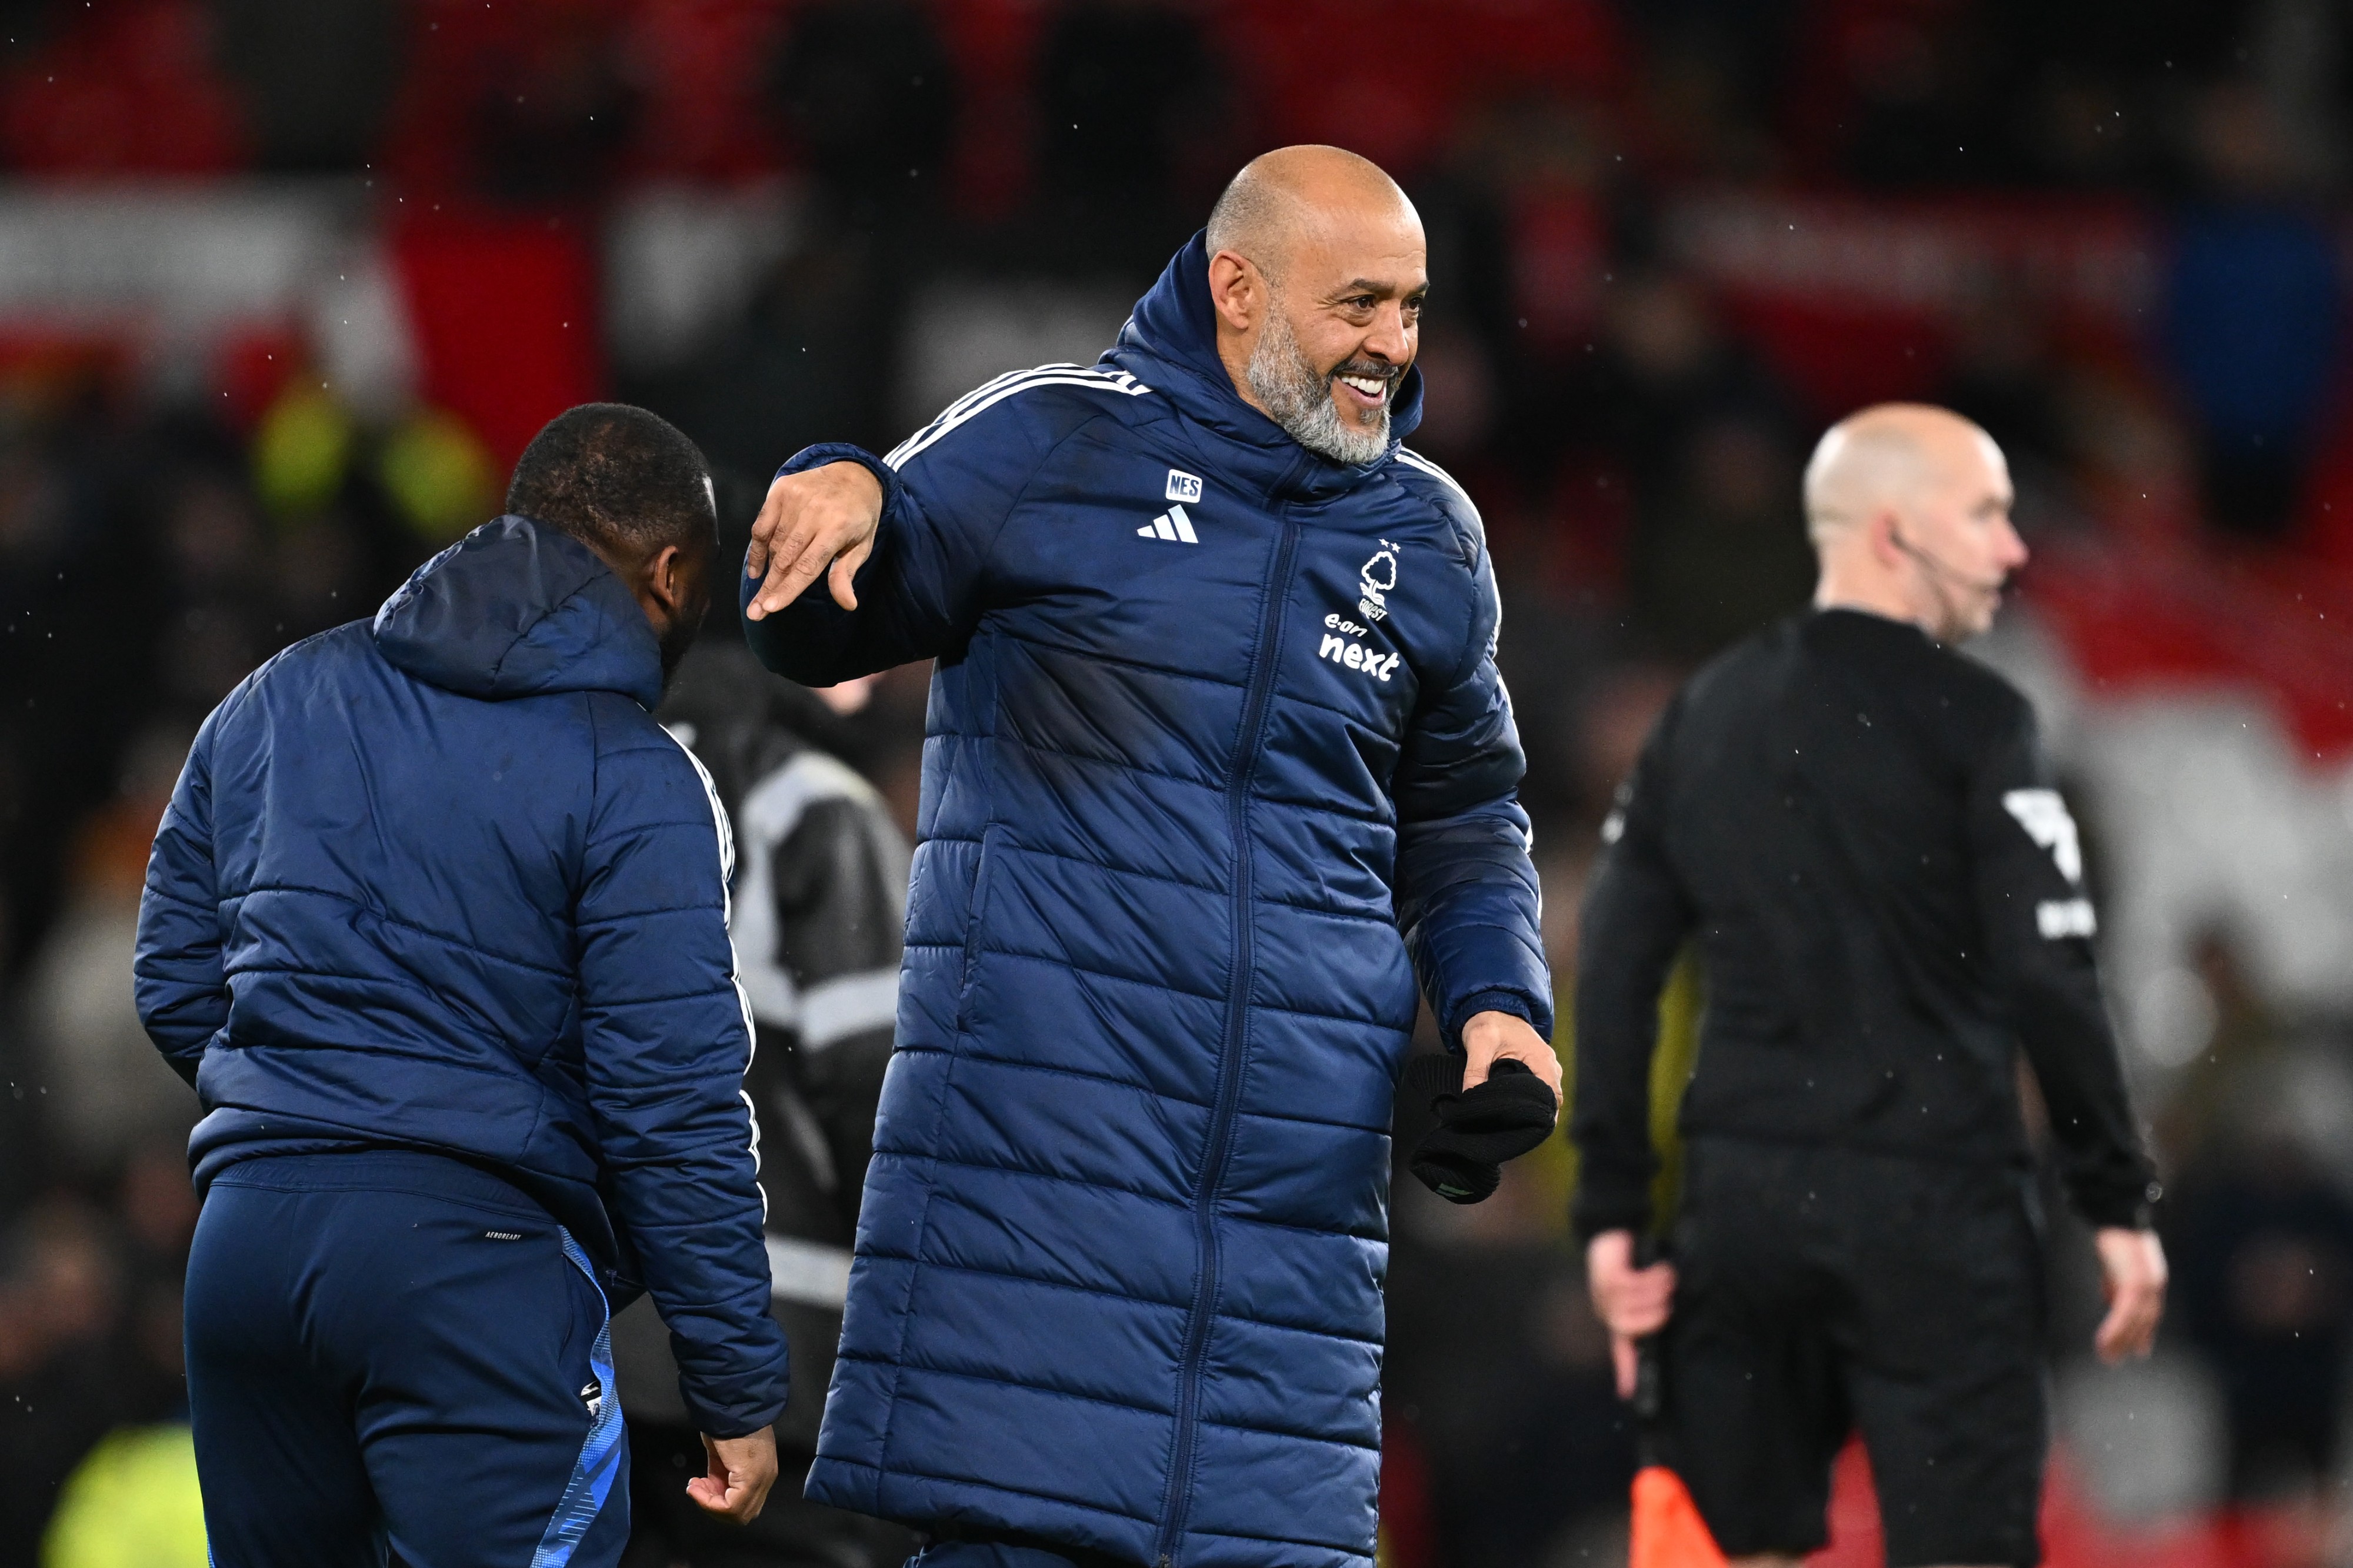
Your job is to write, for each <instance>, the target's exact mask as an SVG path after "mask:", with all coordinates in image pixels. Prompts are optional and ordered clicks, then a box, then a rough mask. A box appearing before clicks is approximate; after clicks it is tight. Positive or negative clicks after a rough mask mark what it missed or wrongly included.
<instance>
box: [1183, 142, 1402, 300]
mask: <svg viewBox="0 0 2353 1568" xmlns="http://www.w3.org/2000/svg"><path fill="white" fill-rule="evenodd" d="M1366 225H1373V226H1384V227H1387V226H1399V227H1403V226H1409V227H1410V228H1411V229H1412V231H1413V233H1414V235H1415V237H1417V238H1419V235H1420V233H1421V216H1420V215H1419V214H1418V213H1416V212H1415V211H1414V208H1413V203H1412V202H1410V201H1409V200H1407V199H1406V194H1405V192H1403V191H1402V190H1399V189H1398V183H1397V182H1396V181H1395V180H1392V179H1390V178H1389V177H1388V174H1385V173H1383V172H1382V169H1381V166H1380V165H1379V164H1377V163H1374V162H1373V161H1372V160H1371V159H1369V158H1360V157H1358V156H1357V155H1356V153H1351V152H1348V151H1347V150H1346V149H1345V148H1341V147H1322V146H1315V145H1304V146H1298V147H1278V148H1276V149H1275V150H1274V151H1273V152H1271V153H1261V154H1259V155H1258V156H1257V157H1255V158H1253V159H1251V160H1250V162H1249V163H1245V164H1243V165H1242V170H1241V173H1240V174H1236V175H1235V176H1234V177H1233V180H1232V182H1231V183H1230V184H1228V185H1227V186H1226V189H1225V194H1224V195H1220V196H1219V198H1218V205H1216V206H1215V207H1213V208H1211V209H1210V211H1209V233H1208V245H1209V251H1210V253H1211V254H1212V255H1215V254H1216V253H1217V252H1219V251H1220V250H1229V251H1232V252H1233V253H1234V254H1236V255H1238V256H1243V257H1247V258H1250V262H1251V264H1252V265H1254V266H1256V267H1257V268H1259V270H1260V271H1261V272H1264V273H1266V274H1267V275H1268V276H1269V277H1270V278H1280V277H1281V276H1282V275H1283V274H1284V273H1286V272H1288V271H1289V270H1290V269H1291V268H1290V263H1291V259H1292V256H1293V250H1294V249H1295V248H1296V247H1298V246H1299V244H1300V243H1301V242H1302V240H1303V239H1305V240H1316V239H1324V238H1328V237H1330V236H1331V235H1332V234H1333V233H1334V232H1335V231H1339V232H1345V231H1347V230H1349V229H1352V228H1360V227H1363V226H1366Z"/></svg>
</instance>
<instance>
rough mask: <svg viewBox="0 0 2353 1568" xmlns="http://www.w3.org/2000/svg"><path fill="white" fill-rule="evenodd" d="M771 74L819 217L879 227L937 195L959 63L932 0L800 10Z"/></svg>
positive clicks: (851, 2)
mask: <svg viewBox="0 0 2353 1568" xmlns="http://www.w3.org/2000/svg"><path fill="white" fill-rule="evenodd" d="M772 81H773V90H774V95H775V100H776V107H777V109H778V110H779V112H780V113H781V115H782V116H783V119H784V121H785V125H786V130H787V132H789V133H790V135H791V136H792V139H793V141H794V142H795V143H796V144H797V146H798V148H799V150H800V153H801V157H802V160H803V163H804V164H805V166H806V167H807V172H808V174H809V177H810V180H811V182H812V184H814V186H815V193H814V194H815V195H816V198H817V200H818V203H819V204H820V219H821V221H825V222H828V224H829V225H830V224H842V223H847V224H849V225H850V226H855V227H860V228H864V227H871V226H883V225H885V224H887V222H888V220H889V219H890V218H891V217H892V216H894V215H897V214H901V213H904V212H910V211H913V212H920V211H922V210H923V209H924V208H925V207H927V206H928V205H932V204H934V203H935V202H936V201H937V199H938V191H939V184H940V178H941V174H943V172H944V168H945V165H946V163H947V158H948V153H949V136H950V133H951V132H952V130H953V129H954V126H955V109H956V93H955V67H954V65H953V63H952V62H951V60H950V59H949V57H948V52H947V47H946V46H945V45H944V43H942V42H941V39H940V35H939V31H938V29H937V27H936V26H934V23H933V21H932V17H931V13H930V11H929V9H928V8H927V7H924V6H921V5H911V4H908V3H906V0H820V3H819V4H818V5H811V6H809V7H808V8H807V10H804V11H802V12H801V13H800V14H799V16H797V17H796V18H795V20H794V22H793V24H792V28H791V31H790V32H789V33H788V34H787V35H786V39H785V44H784V47H783V50H782V52H781V53H780V54H779V55H778V56H777V59H776V67H775V70H774V73H773V77H772ZM778 449H779V450H784V449H785V448H784V447H779V448H778Z"/></svg>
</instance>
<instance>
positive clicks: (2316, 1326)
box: [2171, 1072, 2353, 1499]
mask: <svg viewBox="0 0 2353 1568" xmlns="http://www.w3.org/2000/svg"><path fill="white" fill-rule="evenodd" d="M2273 1076H2274V1075H2271V1074H2267V1073H2262V1072H2258V1073H2256V1074H2253V1075H2250V1079H2249V1080H2242V1089H2245V1088H2247V1087H2250V1084H2251V1081H2252V1079H2269V1078H2272V1077H2273ZM2282 1087H2284V1085H2282V1084H2278V1083H2273V1084H2271V1085H2270V1088H2271V1089H2274V1091H2275V1090H2277V1089H2280V1088H2282ZM2279 1098H2282V1097H2280V1096H2278V1095H2276V1093H2270V1094H2264V1095H2263V1096H2262V1100H2263V1101H2264V1103H2263V1104H2261V1105H2257V1106H2254V1107H2253V1114H2252V1115H2247V1114H2245V1112H2246V1110H2248V1109H2249V1102H2250V1101H2253V1100H2254V1099H2255V1096H2253V1095H2247V1096H2245V1097H2244V1099H2242V1106H2241V1110H2242V1116H2241V1118H2240V1125H2239V1126H2238V1127H2237V1128H2235V1129H2226V1130H2223V1131H2219V1132H2217V1133H2216V1134H2215V1136H2214V1137H2213V1139H2212V1141H2211V1143H2210V1144H2209V1146H2208V1148H2207V1149H2206V1151H2205V1152H2204V1153H2203V1154H2202V1155H2201V1157H2200V1159H2199V1160H2198V1161H2197V1162H2196V1163H2193V1164H2192V1165H2191V1166H2190V1168H2189V1169H2188V1170H2186V1171H2185V1172H2183V1173H2182V1176H2181V1179H2180V1181H2179V1184H2178V1185H2177V1188H2176V1190H2177V1192H2178V1193H2179V1207H2178V1209H2177V1210H2176V1213H2175V1214H2174V1215H2173V1222H2172V1226H2171V1228H2172V1230H2173V1232H2174V1236H2175V1237H2178V1250H2177V1251H2175V1254H2174V1256H2175V1258H2176V1259H2177V1263H2176V1268H2177V1270H2178V1279H2179V1285H2178V1289H2179V1300H2180V1302H2181V1309H2182V1326H2183V1327H2184V1328H2185V1329H2187V1330H2188V1331H2189V1337H2190V1339H2191V1341H2192V1342H2194V1343H2195V1344H2196V1345H2197V1346H2198V1347H2199V1348H2200V1350H2201V1351H2203V1352H2206V1354H2207V1356H2208V1357H2209V1358H2210V1359H2211V1362H2212V1364H2213V1367H2214V1370H2215V1372H2216V1373H2218V1374H2219V1375H2220V1376H2221V1382H2222V1391H2223V1397H2224V1400H2225V1403H2226V1406H2227V1409H2228V1411H2229V1415H2230V1424H2231V1456H2230V1478H2231V1490H2232V1495H2233V1496H2235V1497H2240V1498H2247V1499H2265V1498H2277V1497H2280V1496H2282V1495H2294V1494H2300V1493H2304V1492H2307V1491H2310V1490H2312V1489H2315V1488H2317V1487H2320V1486H2323V1485H2326V1484H2328V1483H2329V1480H2330V1478H2332V1477H2334V1476H2335V1475H2336V1473H2337V1470H2336V1466H2337V1456H2338V1453H2339V1451H2340V1450H2339V1442H2340V1437H2341V1426H2342V1418H2343V1400H2344V1392H2345V1383H2346V1375H2347V1373H2348V1352H2353V1205H2348V1202H2347V1201H2346V1198H2345V1196H2344V1194H2342V1193H2341V1192H2340V1191H2339V1190H2338V1189H2337V1186H2336V1185H2335V1184H2332V1183H2331V1182H2330V1181H2329V1180H2328V1179H2327V1175H2326V1174H2325V1173H2323V1172H2322V1171H2321V1170H2320V1168H2319V1167H2318V1166H2317V1164H2316V1163H2315V1162H2314V1160H2313V1158H2312V1156H2311V1153H2310V1152H2309V1149H2308V1147H2307V1145H2306V1141H2305V1138H2304V1136H2303V1135H2302V1134H2301V1133H2300V1131H2299V1130H2298V1129H2296V1128H2295V1126H2294V1125H2293V1121H2294V1110H2293V1107H2292V1106H2289V1105H2282V1104H2277V1103H2272V1102H2273V1101H2274V1100H2277V1099H2279Z"/></svg>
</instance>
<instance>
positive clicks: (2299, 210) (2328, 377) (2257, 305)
mask: <svg viewBox="0 0 2353 1568" xmlns="http://www.w3.org/2000/svg"><path fill="white" fill-rule="evenodd" d="M2193 123H2194V131H2195V147H2196V152H2197V157H2198V162H2199V164H2200V173H2201V174H2202V176H2203V178H2202V192H2203V194H2202V195H2201V196H2200V198H2199V199H2198V200H2197V201H2196V202H2195V203H2193V204H2192V205H2189V206H2188V207H2186V208H2185V209H2184V210H2183V211H2182V213H2181V214H2180V216H2179V218H2178V220H2177V222H2176V226H2175V231H2174V240H2173V256H2172V261H2171V266H2170V269H2169V275H2168V279H2167V300H2166V307H2165V319H2164V348H2165V352H2166V357H2167V359H2168V363H2169V364H2170V367H2171V369H2172V371H2173V374H2174V376H2175V378H2176V379H2177V381H2178V382H2179V386H2180V390H2181V394H2182V395H2183V397H2184V399H2185V400H2186V401H2187V402H2188V404H2189V406H2190V408H2191V409H2192V410H2193V411H2194V412H2195V413H2196V415H2197V416H2198V419H2199V422H2200V426H2201V428H2200V458H2201V462H2202V467H2203V480H2204V485H2203V489H2204V496H2205V503H2206V515H2207V521H2208V522H2209V523H2211V525H2212V526H2213V527H2214V528H2215V529H2217V530H2218V531H2221V532H2222V533H2223V534H2225V535H2228V536H2232V537H2235V538H2240V539H2249V540H2275V539H2277V538H2279V537H2280V536H2281V535H2282V534H2283V533H2284V531H2286V529H2287V527H2288V524H2289V522H2290V521H2291V520H2292V518H2293V516H2294V508H2295V501H2296V499H2297V490H2298V489H2299V487H2300V486H2301V484H2302V482H2303V479H2304V473H2305V468H2306V464H2307V463H2308V461H2309V459H2310V457H2311V451H2312V444H2313V439H2314V437H2315V435H2316V426H2317V425H2318V422H2319V419H2320V416H2321V415H2322V413H2323V412H2324V405H2325V403H2326V400H2327V396H2328V395H2329V393H2330V392H2331V391H2332V390H2334V381H2335V377H2336V374H2337V354H2338V345H2339V343H2340V342H2341V336H2342V330H2343V320H2344V283H2343V279H2342V278H2341V276H2340V271H2339V268H2340V263H2339V261H2338V256H2337V250H2338V244H2337V234H2336V230H2335V227H2334V226H2333V224H2332V222H2331V221H2330V220H2328V219H2327V217H2325V216H2323V215H2322V214H2321V213H2320V212H2318V211H2315V210H2311V209H2309V208H2307V207H2306V205H2305V204H2304V203H2303V202H2302V201H2300V200H2299V199H2298V195H2297V193H2298V189H2299V186H2300V185H2301V184H2303V183H2304V182H2305V181H2306V179H2307V178H2308V177H2309V174H2310V171H2309V170H2308V169H2306V168H2305V167H2303V166H2302V163H2303V160H2304V158H2305V153H2304V152H2303V150H2302V149H2300V148H2298V147H2297V146H2296V145H2295V143H2294V142H2292V140H2291V139H2290V138H2289V136H2288V135H2287V132H2286V128H2285V127H2284V125H2283V124H2282V123H2281V121H2280V120H2279V118H2278V116H2277V115H2276V113H2275V112H2274V110H2273V108H2272V106H2271V105H2269V104H2268V103H2267V102H2266V101H2265V100H2263V97H2262V96H2261V95H2259V94H2258V93H2257V92H2256V91H2255V89H2253V87H2252V86H2249V85H2244V84H2235V83H2234V84H2225V85H2223V86H2221V87H2218V88H2215V89H2211V91H2209V92H2208V93H2207V94H2206V95H2205V97H2204V98H2203V99H2202V100H2201V101H2200V104H2199V107H2198V110H2197V114H2196V116H2195V120H2194V122H2193Z"/></svg>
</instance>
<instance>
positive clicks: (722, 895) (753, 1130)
mask: <svg viewBox="0 0 2353 1568" xmlns="http://www.w3.org/2000/svg"><path fill="white" fill-rule="evenodd" d="M662 733H663V734H665V735H668V736H670V739H671V741H673V742H676V743H677V745H678V749H679V750H680V751H681V752H685V753H686V760H687V761H688V762H690V763H693V764H694V776H695V777H696V778H699V779H701V780H702V794H703V797H704V798H705V799H707V800H708V801H710V802H711V826H712V829H713V830H714V831H715V832H716V833H717V834H718V836H719V910H720V918H721V919H722V920H723V921H725V922H726V923H727V925H728V926H729V927H730V930H729V931H728V936H727V983H728V984H730V985H733V987H734V988H735V1008H736V1011H738V1012H739V1013H741V1014H742V1015H743V1016H744V1076H745V1077H746V1078H749V1077H750V1076H751V1072H752V1053H753V1052H754V1051H756V1050H758V1049H759V1048H760V1030H759V1027H758V1026H757V1025H755V1024H754V1023H753V1022H752V998H751V997H750V996H748V995H746V994H744V964H743V961H742V960H741V959H739V958H737V957H736V955H735V936H734V931H733V925H734V921H735V895H734V892H733V889H731V888H730V886H729V884H731V883H733V881H734V880H735V829H734V827H733V825H732V824H730V823H729V822H728V820H727V807H726V806H725V805H723V804H722V803H721V802H720V799H719V786H718V785H717V784H713V783H712V782H711V770H710V769H709V768H706V767H704V766H703V765H702V758H701V757H698V756H696V755H695V754H694V748H693V747H692V746H690V745H688V744H687V743H686V742H684V741H681V740H679V738H678V736H677V734H676V733H674V732H673V731H671V730H670V727H669V726H668V725H664V726H663V727H662ZM735 1094H736V1098H737V1099H739V1100H742V1101H743V1102H744V1120H745V1121H746V1122H748V1123H749V1126H750V1136H751V1142H750V1150H751V1155H752V1175H753V1178H754V1179H753V1185H754V1187H756V1188H758V1189H759V1194H760V1219H761V1222H762V1223H763V1224H765V1223H766V1221H767V1217H768V1190H767V1189H766V1188H765V1187H762V1186H760V1184H759V1180H758V1177H759V1173H760V1111H759V1108H758V1107H756V1106H754V1104H753V1103H752V1091H751V1090H750V1089H741V1088H739V1089H737V1090H736V1091H735Z"/></svg>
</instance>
